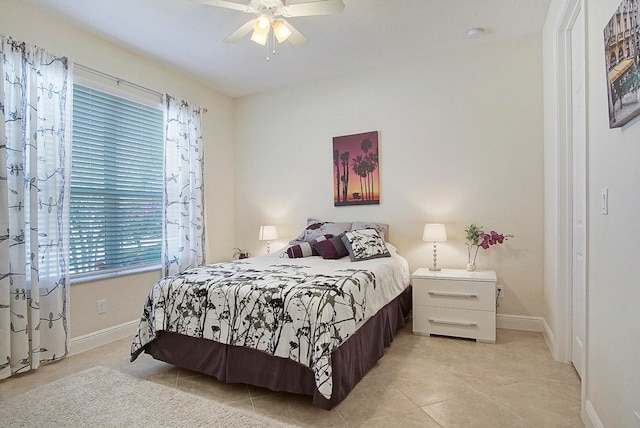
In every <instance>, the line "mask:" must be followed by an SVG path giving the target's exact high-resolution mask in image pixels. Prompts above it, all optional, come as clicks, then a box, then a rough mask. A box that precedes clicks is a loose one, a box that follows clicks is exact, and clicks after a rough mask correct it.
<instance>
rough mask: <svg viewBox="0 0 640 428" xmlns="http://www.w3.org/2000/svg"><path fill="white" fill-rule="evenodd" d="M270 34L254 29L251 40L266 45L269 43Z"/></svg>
mask: <svg viewBox="0 0 640 428" xmlns="http://www.w3.org/2000/svg"><path fill="white" fill-rule="evenodd" d="M268 34H269V33H268V32H258V31H254V32H253V34H251V41H252V42H255V43H257V44H259V45H262V46H265V45H266V44H267V35H268Z"/></svg>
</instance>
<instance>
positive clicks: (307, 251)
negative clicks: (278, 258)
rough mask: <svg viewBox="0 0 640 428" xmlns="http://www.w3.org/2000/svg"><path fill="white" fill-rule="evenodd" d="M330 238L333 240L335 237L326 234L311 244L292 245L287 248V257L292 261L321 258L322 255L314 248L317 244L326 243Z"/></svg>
mask: <svg viewBox="0 0 640 428" xmlns="http://www.w3.org/2000/svg"><path fill="white" fill-rule="evenodd" d="M329 238H333V235H331V234H326V235H322V236H318V237H317V238H316V239H314V240H312V241H311V242H300V243H299V244H296V245H292V246H290V247H289V248H287V255H288V256H289V258H290V259H299V258H301V257H309V256H319V255H320V254H319V253H318V252H317V251H316V250H315V249H314V248H313V246H314V245H315V244H316V243H317V242H322V241H325V240H327V239H329Z"/></svg>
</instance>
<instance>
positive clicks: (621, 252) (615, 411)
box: [586, 0, 640, 427]
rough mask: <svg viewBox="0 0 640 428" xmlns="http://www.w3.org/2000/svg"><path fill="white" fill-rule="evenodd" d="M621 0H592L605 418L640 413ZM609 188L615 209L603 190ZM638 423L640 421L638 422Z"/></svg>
mask: <svg viewBox="0 0 640 428" xmlns="http://www.w3.org/2000/svg"><path fill="white" fill-rule="evenodd" d="M619 4H620V1H619V0H589V1H587V11H588V13H587V28H588V39H587V41H588V53H587V55H588V76H589V82H588V91H589V95H588V96H589V129H588V132H589V159H590V161H589V167H590V170H589V187H590V192H589V197H590V200H591V201H593V203H591V204H590V207H589V216H590V217H589V242H590V245H589V253H590V255H589V260H590V264H589V291H588V296H587V298H588V313H589V318H588V321H587V322H588V329H589V330H588V349H589V351H588V361H587V364H588V373H589V379H588V382H587V391H586V393H587V400H589V401H590V403H591V404H592V405H593V408H594V410H595V411H596V412H597V415H598V417H599V419H600V421H601V422H602V423H603V425H604V426H607V427H608V426H612V427H613V426H620V427H623V426H628V427H631V426H638V425H637V424H638V423H640V422H632V421H634V419H633V414H632V410H635V411H636V412H638V414H640V309H639V308H640V273H639V272H640V271H638V268H637V265H638V251H637V249H638V241H639V239H640V220H639V218H640V217H639V213H640V192H639V190H638V185H639V183H640V168H639V167H638V165H639V164H640V120H638V119H637V118H636V119H635V120H633V121H632V122H630V123H629V124H627V125H626V126H625V127H624V128H622V129H620V128H616V129H609V124H608V108H607V90H606V82H607V76H606V72H605V70H606V68H605V59H604V38H603V29H604V27H605V25H606V23H607V22H608V21H609V19H610V18H611V16H612V15H613V13H614V11H615V10H616V8H617V7H618V5H619ZM605 186H606V187H608V188H609V215H607V216H603V215H601V214H600V204H599V201H600V192H601V189H602V188H603V187H605ZM634 423H635V424H634Z"/></svg>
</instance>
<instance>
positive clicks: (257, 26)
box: [253, 15, 271, 34]
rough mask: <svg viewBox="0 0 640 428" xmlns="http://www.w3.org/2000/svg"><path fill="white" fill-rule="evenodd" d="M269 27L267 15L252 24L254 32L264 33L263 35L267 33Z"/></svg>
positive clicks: (261, 16)
mask: <svg viewBox="0 0 640 428" xmlns="http://www.w3.org/2000/svg"><path fill="white" fill-rule="evenodd" d="M270 26H271V20H270V19H269V17H268V16H267V15H260V16H259V17H258V18H257V19H256V22H255V23H254V24H253V30H254V31H260V32H264V33H265V34H266V33H268V32H269V27H270Z"/></svg>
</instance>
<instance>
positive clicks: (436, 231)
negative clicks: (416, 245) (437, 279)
mask: <svg viewBox="0 0 640 428" xmlns="http://www.w3.org/2000/svg"><path fill="white" fill-rule="evenodd" d="M422 240H423V241H430V242H433V267H430V268H429V270H432V271H439V270H440V268H439V267H438V263H437V256H438V250H437V247H436V245H437V243H438V242H445V241H446V240H447V230H446V229H445V227H444V224H438V223H427V224H425V225H424V232H423V233H422Z"/></svg>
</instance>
